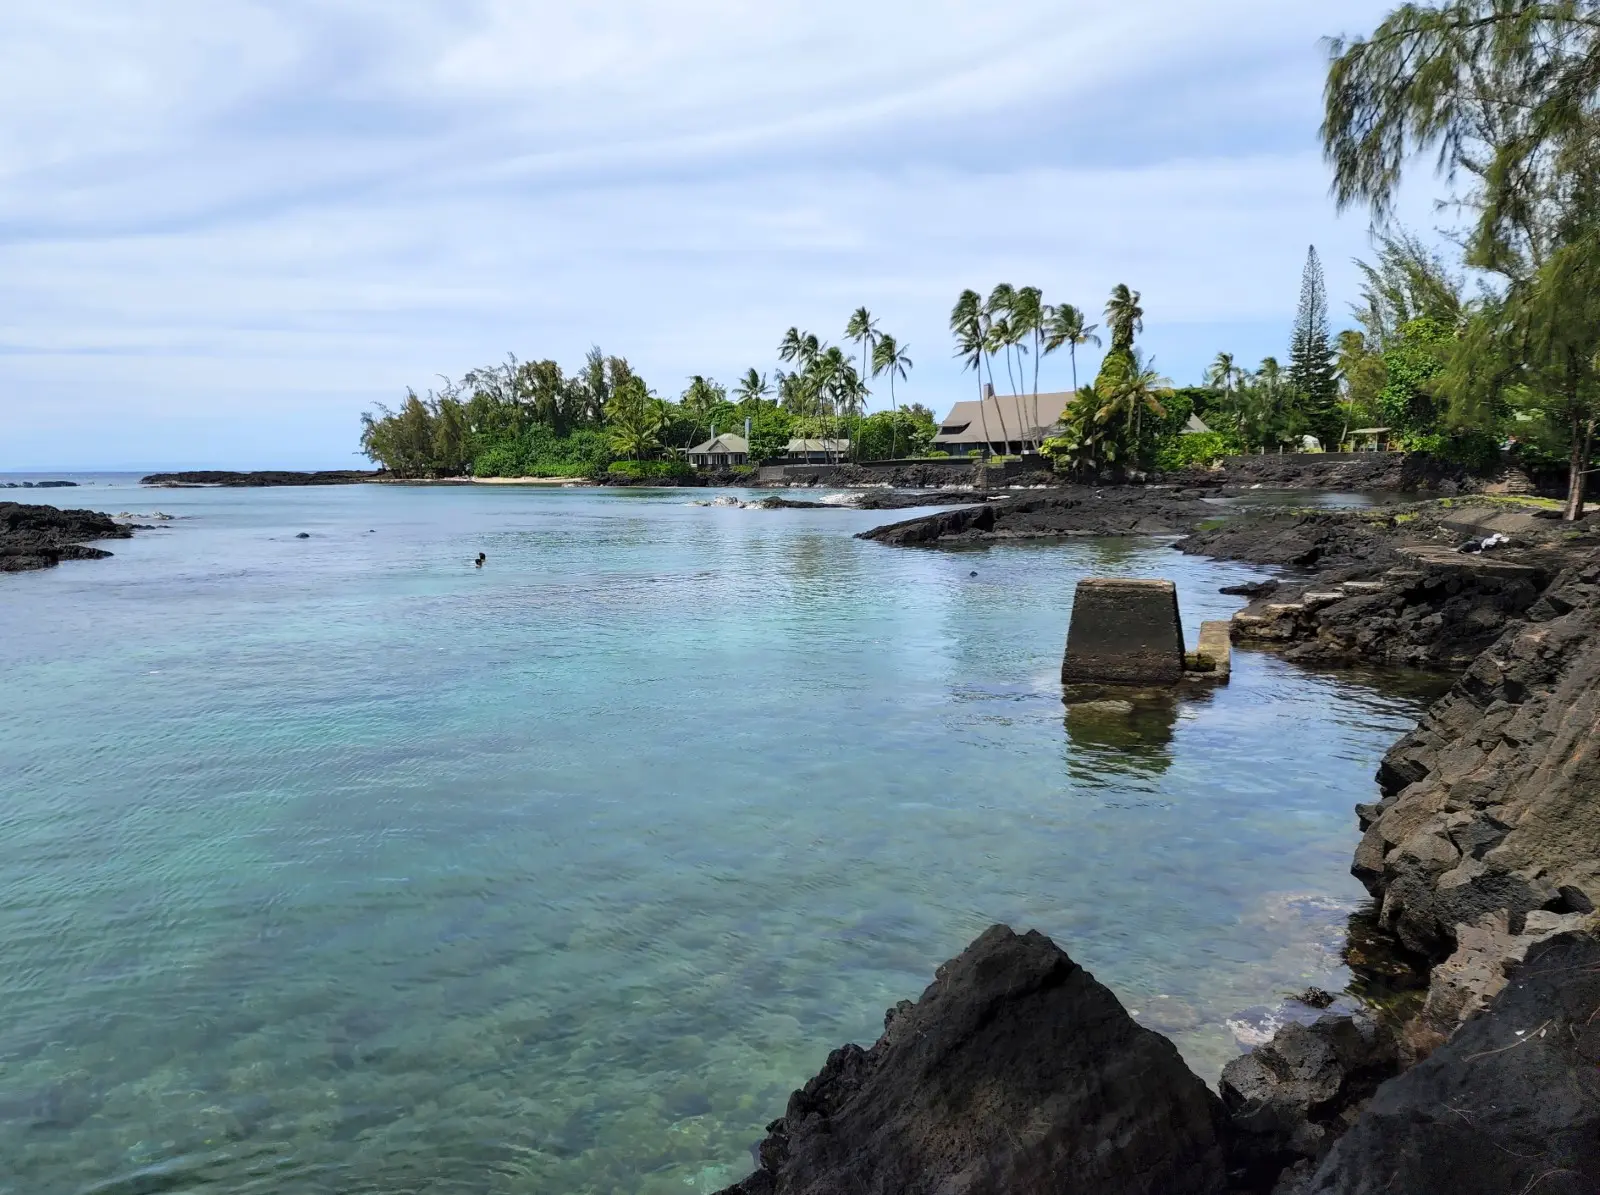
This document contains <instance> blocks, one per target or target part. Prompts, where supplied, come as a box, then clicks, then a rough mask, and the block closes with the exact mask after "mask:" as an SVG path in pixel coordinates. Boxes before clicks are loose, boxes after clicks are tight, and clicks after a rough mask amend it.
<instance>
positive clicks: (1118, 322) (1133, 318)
mask: <svg viewBox="0 0 1600 1195" xmlns="http://www.w3.org/2000/svg"><path fill="white" fill-rule="evenodd" d="M1106 327H1107V328H1109V329H1110V330H1111V351H1112V352H1113V353H1118V352H1121V353H1127V352H1132V351H1133V338H1134V337H1135V336H1137V335H1138V334H1139V333H1140V332H1143V331H1144V308H1143V307H1140V306H1139V292H1138V291H1136V290H1129V289H1128V284H1127V283H1126V282H1119V283H1117V285H1116V286H1114V287H1112V289H1111V297H1110V298H1109V299H1107V300H1106Z"/></svg>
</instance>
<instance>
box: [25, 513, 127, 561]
mask: <svg viewBox="0 0 1600 1195" xmlns="http://www.w3.org/2000/svg"><path fill="white" fill-rule="evenodd" d="M133 532H134V528H133V527H132V526H129V525H128V524H126V523H119V522H116V521H115V520H114V519H112V518H111V516H110V515H105V514H101V513H99V512H98V511H93V510H58V509H56V508H55V507H54V506H38V505H34V504H32V503H24V502H0V573H21V572H27V571H30V570H32V569H41V568H53V567H55V566H56V565H57V564H60V563H61V562H62V561H63V560H100V559H103V558H104V557H107V556H110V555H111V553H110V552H107V551H106V550H105V549H103V548H92V547H89V546H88V544H87V543H85V542H84V541H86V540H97V539H131V538H132V537H133Z"/></svg>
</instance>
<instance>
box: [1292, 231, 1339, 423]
mask: <svg viewBox="0 0 1600 1195" xmlns="http://www.w3.org/2000/svg"><path fill="white" fill-rule="evenodd" d="M1336 356H1337V353H1336V350H1335V349H1334V347H1333V345H1332V344H1331V343H1330V342H1329V339H1328V292H1327V287H1326V285H1325V283H1324V282H1323V277H1322V262H1321V261H1319V260H1318V258H1317V250H1316V247H1315V246H1312V248H1311V249H1310V250H1309V251H1308V252H1307V253H1306V268H1305V274H1304V276H1303V277H1302V278H1301V281H1300V309H1299V312H1298V313H1297V315H1296V316H1295V322H1294V335H1293V338H1292V339H1291V341H1290V344H1289V387H1290V389H1291V390H1292V391H1293V392H1294V395H1293V397H1294V402H1295V405H1296V407H1297V411H1296V415H1297V422H1298V423H1299V424H1301V425H1302V426H1304V427H1306V428H1308V429H1309V430H1310V431H1311V433H1312V434H1313V435H1315V436H1317V437H1318V438H1319V439H1320V440H1321V441H1322V442H1323V443H1324V444H1327V443H1329V442H1331V441H1333V440H1334V439H1335V438H1336V437H1337V436H1338V434H1339V424H1340V421H1339V411H1338V399H1339V382H1338V377H1337V375H1336V373H1335V367H1334V361H1335V358H1336Z"/></svg>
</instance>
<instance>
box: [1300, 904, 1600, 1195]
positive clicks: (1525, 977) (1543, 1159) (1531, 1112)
mask: <svg viewBox="0 0 1600 1195" xmlns="http://www.w3.org/2000/svg"><path fill="white" fill-rule="evenodd" d="M1596 1009H1600V940H1597V939H1596V938H1595V937H1594V936H1592V935H1589V934H1563V935H1561V936H1559V937H1556V938H1553V939H1551V940H1550V941H1548V942H1545V943H1542V944H1540V945H1538V946H1535V947H1534V948H1533V949H1532V950H1530V951H1529V952H1528V959H1527V962H1526V963H1524V964H1523V965H1522V966H1521V967H1520V968H1519V969H1518V970H1517V971H1516V972H1515V973H1514V975H1513V976H1512V978H1511V981H1510V982H1509V983H1508V984H1507V986H1506V988H1505V990H1504V991H1502V992H1501V993H1500V995H1499V996H1497V997H1496V998H1495V1000H1494V1002H1493V1004H1492V1005H1490V1007H1489V1009H1488V1011H1487V1012H1485V1013H1483V1014H1482V1015H1480V1016H1477V1017H1475V1018H1473V1019H1471V1020H1469V1021H1467V1023H1466V1024H1465V1025H1463V1026H1462V1027H1461V1029H1460V1030H1459V1031H1458V1032H1457V1033H1456V1035H1455V1036H1454V1037H1453V1038H1452V1039H1451V1040H1450V1042H1449V1043H1448V1044H1447V1045H1445V1046H1443V1047H1441V1048H1440V1049H1439V1050H1437V1051H1435V1052H1434V1054H1433V1055H1432V1056H1431V1057H1429V1058H1428V1059H1427V1060H1426V1061H1424V1062H1421V1063H1418V1064H1417V1065H1416V1066H1414V1067H1412V1068H1411V1069H1410V1070H1408V1071H1406V1072H1405V1073H1404V1074H1403V1075H1400V1076H1399V1077H1398V1078H1395V1079H1391V1080H1390V1081H1389V1082H1387V1083H1385V1084H1383V1086H1381V1087H1380V1088H1379V1089H1378V1091H1377V1094H1376V1095H1375V1096H1374V1097H1373V1099H1372V1101H1371V1103H1370V1104H1369V1105H1368V1107H1367V1109H1366V1111H1365V1112H1364V1113H1363V1114H1362V1116H1361V1118H1360V1119H1359V1120H1358V1121H1357V1122H1356V1124H1355V1126H1354V1127H1353V1128H1352V1129H1351V1130H1350V1131H1349V1132H1348V1133H1346V1134H1345V1135H1344V1136H1343V1137H1342V1138H1341V1139H1340V1140H1339V1141H1338V1143H1337V1144H1335V1145H1334V1147H1333V1149H1332V1151H1331V1152H1330V1153H1329V1155H1328V1157H1327V1159H1326V1160H1325V1161H1324V1162H1323V1163H1322V1165H1321V1166H1320V1167H1319V1168H1318V1169H1317V1171H1316V1173H1315V1175H1314V1176H1313V1177H1312V1178H1311V1179H1310V1181H1309V1182H1307V1183H1305V1184H1303V1185H1299V1186H1296V1187H1294V1188H1292V1189H1293V1190H1294V1191H1295V1192H1296V1193H1297V1195H1380V1193H1382V1195H1389V1193H1392V1192H1402V1191H1403V1192H1405V1193H1406V1195H1476V1193H1479V1192H1482V1193H1483V1195H1490V1193H1493V1195H1591V1193H1592V1192H1594V1191H1595V1190H1597V1189H1600V1084H1597V1081H1596V1073H1597V1067H1600V1018H1596V1016H1595V1010H1596Z"/></svg>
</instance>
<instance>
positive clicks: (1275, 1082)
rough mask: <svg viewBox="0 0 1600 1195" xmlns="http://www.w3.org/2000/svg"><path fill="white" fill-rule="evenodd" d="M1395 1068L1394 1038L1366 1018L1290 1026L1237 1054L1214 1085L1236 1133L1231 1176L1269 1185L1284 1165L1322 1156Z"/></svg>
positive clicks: (1333, 1018) (1254, 1187) (1339, 1018)
mask: <svg viewBox="0 0 1600 1195" xmlns="http://www.w3.org/2000/svg"><path fill="white" fill-rule="evenodd" d="M1398 1066H1399V1055H1398V1051H1397V1050H1396V1047H1395V1041H1394V1037H1393V1035H1392V1034H1390V1033H1389V1032H1387V1031H1386V1030H1384V1029H1382V1028H1380V1027H1379V1025H1378V1024H1377V1023H1376V1022H1375V1021H1373V1020H1371V1019H1370V1018H1368V1017H1365V1016H1333V1015H1330V1016H1324V1017H1320V1018H1319V1019H1318V1020H1317V1021H1316V1023H1314V1024H1311V1025H1300V1024H1294V1023H1291V1024H1288V1025H1285V1026H1284V1027H1283V1028H1282V1029H1280V1030H1278V1032H1277V1033H1276V1034H1275V1035H1274V1036H1273V1039H1272V1040H1271V1041H1270V1042H1268V1043H1267V1044H1266V1045H1264V1046H1262V1047H1260V1048H1259V1049H1257V1050H1254V1051H1252V1052H1251V1053H1249V1054H1246V1055H1244V1056H1243V1057H1241V1058H1235V1059H1234V1060H1233V1061H1232V1062H1230V1063H1228V1065H1227V1066H1226V1067H1224V1068H1223V1071H1222V1082H1221V1084H1220V1087H1221V1091H1222V1099H1223V1103H1224V1104H1225V1105H1226V1106H1227V1108H1228V1112H1229V1115H1230V1116H1231V1118H1232V1121H1233V1127H1234V1129H1235V1130H1236V1137H1235V1140H1234V1143H1233V1159H1234V1164H1235V1167H1236V1171H1235V1173H1236V1177H1242V1178H1243V1179H1244V1181H1245V1185H1246V1186H1247V1187H1248V1188H1249V1189H1251V1190H1267V1189H1270V1187H1271V1185H1272V1183H1273V1181H1274V1180H1276V1178H1277V1177H1278V1175H1279V1174H1280V1172H1282V1171H1283V1170H1284V1169H1285V1168H1286V1167H1290V1166H1293V1165H1294V1164H1296V1163H1297V1162H1300V1161H1302V1160H1306V1161H1313V1162H1314V1161H1317V1160H1320V1159H1321V1158H1322V1157H1323V1156H1325V1155H1326V1154H1327V1152H1328V1150H1329V1148H1330V1147H1331V1146H1332V1145H1333V1142H1334V1141H1335V1140H1336V1139H1337V1138H1338V1137H1339V1135H1340V1134H1341V1133H1343V1132H1344V1130H1345V1129H1346V1128H1348V1127H1349V1125H1350V1123H1351V1122H1352V1121H1354V1119H1355V1117H1356V1114H1357V1113H1358V1111H1359V1110H1360V1108H1361V1106H1362V1105H1363V1103H1364V1102H1365V1101H1366V1100H1367V1099H1368V1098H1370V1097H1371V1095H1372V1093H1373V1092H1374V1091H1375V1090H1376V1089H1377V1087H1378V1084H1379V1083H1381V1082H1382V1081H1383V1080H1384V1079H1387V1078H1389V1077H1390V1076H1391V1075H1393V1074H1394V1073H1395V1072H1396V1070H1397V1069H1398Z"/></svg>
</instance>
